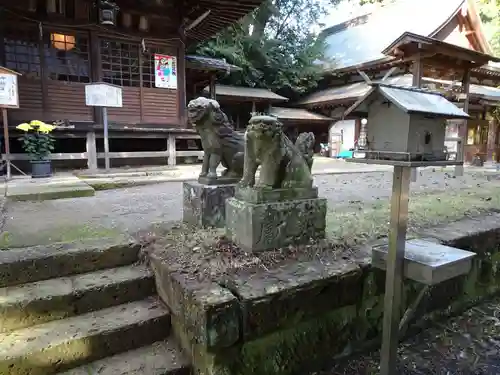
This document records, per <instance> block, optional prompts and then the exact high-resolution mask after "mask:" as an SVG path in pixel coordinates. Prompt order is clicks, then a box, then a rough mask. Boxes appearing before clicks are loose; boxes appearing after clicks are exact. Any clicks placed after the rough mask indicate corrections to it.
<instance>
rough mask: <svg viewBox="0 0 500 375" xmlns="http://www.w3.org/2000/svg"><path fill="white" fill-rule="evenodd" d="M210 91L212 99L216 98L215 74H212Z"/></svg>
mask: <svg viewBox="0 0 500 375" xmlns="http://www.w3.org/2000/svg"><path fill="white" fill-rule="evenodd" d="M208 88H209V93H210V99H213V100H216V95H217V93H216V92H215V74H212V75H211V76H210V85H209V87H208Z"/></svg>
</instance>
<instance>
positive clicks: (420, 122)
mask: <svg viewBox="0 0 500 375" xmlns="http://www.w3.org/2000/svg"><path fill="white" fill-rule="evenodd" d="M371 86H372V88H371V89H370V91H369V92H368V93H367V94H366V95H365V96H363V97H362V98H361V99H359V100H358V101H357V102H356V103H355V104H353V106H351V107H350V108H349V109H348V110H347V111H346V113H345V115H351V116H352V115H359V117H363V118H366V119H367V120H368V124H367V130H366V143H367V144H366V148H365V150H363V151H362V154H360V153H356V152H355V153H354V155H353V158H352V159H349V160H348V161H349V162H356V163H368V164H389V165H395V166H396V165H397V166H405V167H422V166H430V165H434V166H442V165H459V164H462V162H457V161H455V160H449V159H450V158H449V155H448V153H447V152H446V147H445V135H446V124H447V122H446V120H448V119H468V118H469V115H468V114H467V113H465V112H464V111H463V110H462V109H460V108H458V107H457V106H456V105H454V104H453V103H452V102H450V101H448V100H447V99H446V98H444V97H443V96H442V95H441V94H440V93H437V92H433V91H429V90H423V89H418V88H414V87H408V86H395V85H389V84H385V83H372V84H371Z"/></svg>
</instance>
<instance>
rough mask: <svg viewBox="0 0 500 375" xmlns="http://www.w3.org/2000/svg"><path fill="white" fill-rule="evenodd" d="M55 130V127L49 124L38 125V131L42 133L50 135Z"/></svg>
mask: <svg viewBox="0 0 500 375" xmlns="http://www.w3.org/2000/svg"><path fill="white" fill-rule="evenodd" d="M54 129H55V126H54V125H49V124H45V123H42V124H41V125H38V130H39V131H40V132H42V133H50V132H51V131H52V130H54Z"/></svg>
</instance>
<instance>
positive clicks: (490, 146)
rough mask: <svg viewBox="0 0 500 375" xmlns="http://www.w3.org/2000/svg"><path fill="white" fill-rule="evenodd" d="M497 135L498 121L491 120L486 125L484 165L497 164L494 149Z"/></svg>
mask: <svg viewBox="0 0 500 375" xmlns="http://www.w3.org/2000/svg"><path fill="white" fill-rule="evenodd" d="M497 134H498V120H497V119H496V118H493V119H491V120H490V122H489V123H488V142H487V145H486V163H489V164H495V163H496V162H497V160H498V159H497V157H498V155H496V149H497V142H498V140H497Z"/></svg>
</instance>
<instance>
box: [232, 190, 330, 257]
mask: <svg viewBox="0 0 500 375" xmlns="http://www.w3.org/2000/svg"><path fill="white" fill-rule="evenodd" d="M279 190H280V191H281V193H280V192H279V191H278V190H270V191H267V192H266V191H264V190H258V189H241V190H239V188H237V191H236V197H235V198H230V199H228V200H227V201H226V234H227V236H228V238H230V239H231V240H232V241H233V242H234V243H235V244H237V245H238V246H240V247H241V248H243V249H244V250H246V251H253V252H259V251H264V250H270V249H274V248H281V247H284V246H288V245H301V244H306V243H308V242H309V241H310V240H317V239H322V238H324V237H325V227H326V199H324V198H317V191H316V190H315V189H312V190H310V189H304V191H301V192H299V193H298V192H297V191H295V192H290V191H288V193H285V190H288V189H279ZM305 190H308V192H306V191H305ZM314 191H316V196H314ZM294 194H295V195H296V194H299V195H300V194H305V196H309V198H306V199H292V200H281V201H276V200H275V201H269V200H270V199H271V196H273V195H274V196H275V198H276V199H279V197H282V196H293V195H294ZM313 196H314V197H313ZM241 198H245V200H243V199H241ZM252 201H253V202H252ZM254 202H260V203H254Z"/></svg>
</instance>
